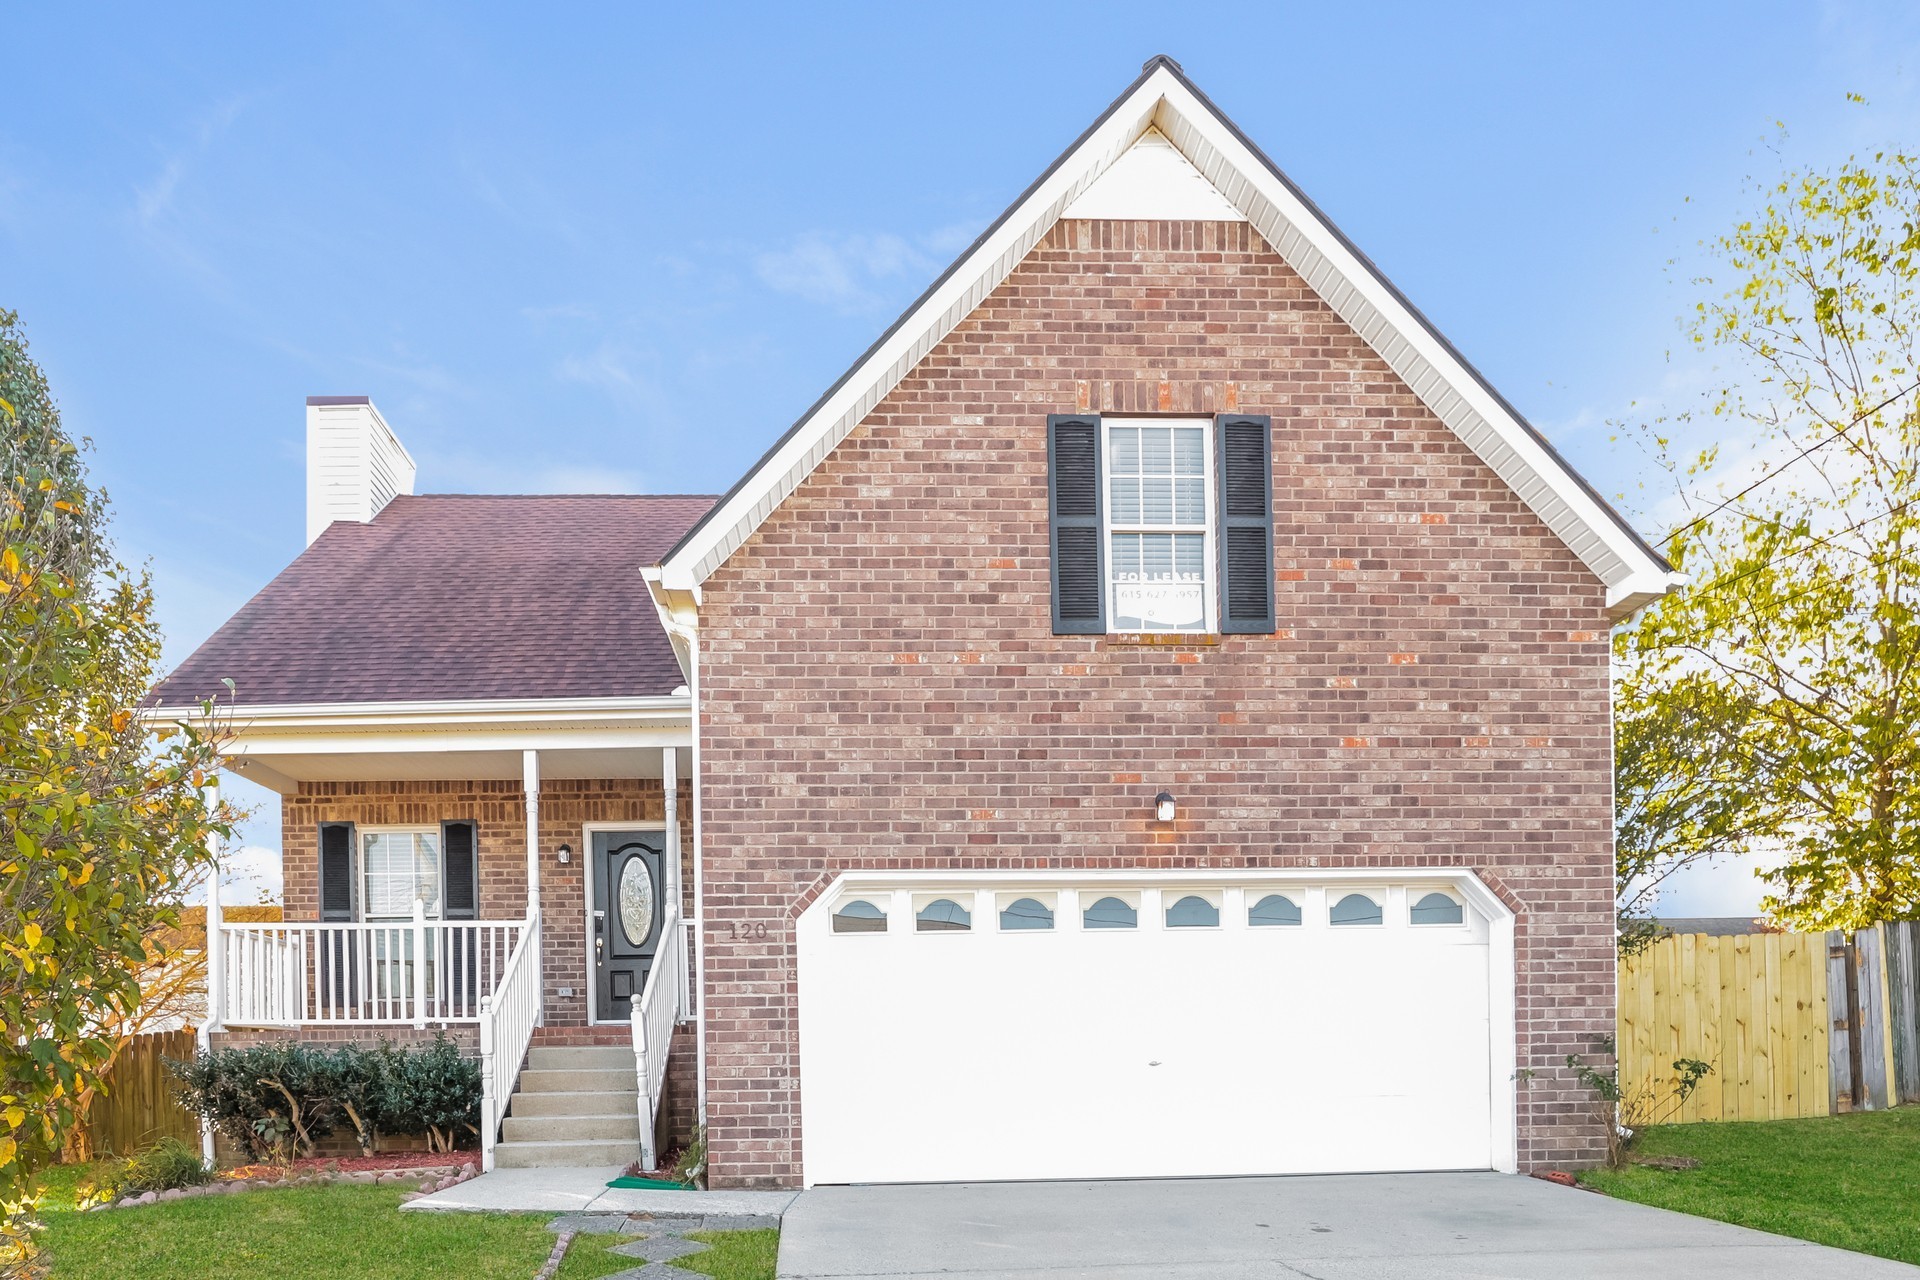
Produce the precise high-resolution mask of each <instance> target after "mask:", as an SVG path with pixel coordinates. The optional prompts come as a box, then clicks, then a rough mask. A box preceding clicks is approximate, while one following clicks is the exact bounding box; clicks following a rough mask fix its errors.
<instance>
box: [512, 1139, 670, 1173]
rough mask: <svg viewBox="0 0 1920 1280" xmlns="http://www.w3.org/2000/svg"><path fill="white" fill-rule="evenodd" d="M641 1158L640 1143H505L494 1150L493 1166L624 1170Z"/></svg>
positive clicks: (637, 1140) (610, 1141) (612, 1141)
mask: <svg viewBox="0 0 1920 1280" xmlns="http://www.w3.org/2000/svg"><path fill="white" fill-rule="evenodd" d="M639 1158H640V1141H639V1139H637V1138H629V1139H623V1140H590V1141H578V1142H502V1143H499V1144H497V1145H496V1146H495V1147H494V1149H493V1163H494V1166H495V1167H496V1168H500V1169H592V1168H607V1167H610V1166H613V1165H619V1166H621V1167H622V1168H624V1167H625V1166H627V1165H630V1164H632V1163H633V1162H634V1161H635V1160H638V1159H639Z"/></svg>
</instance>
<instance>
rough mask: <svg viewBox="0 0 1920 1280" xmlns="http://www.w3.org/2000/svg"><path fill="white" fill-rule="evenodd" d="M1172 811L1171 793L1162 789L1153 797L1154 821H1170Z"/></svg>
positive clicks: (1171, 819)
mask: <svg viewBox="0 0 1920 1280" xmlns="http://www.w3.org/2000/svg"><path fill="white" fill-rule="evenodd" d="M1173 813H1174V805H1173V793H1172V792H1170V791H1162V792H1161V793H1160V794H1159V795H1157V796H1155V797H1154V798H1153V817H1154V821H1156V822H1172V821H1173Z"/></svg>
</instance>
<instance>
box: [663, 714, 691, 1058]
mask: <svg viewBox="0 0 1920 1280" xmlns="http://www.w3.org/2000/svg"><path fill="white" fill-rule="evenodd" d="M660 789H661V792H662V794H663V795H664V796H665V797H666V821H667V902H668V903H669V904H671V907H672V910H673V912H674V914H676V915H679V914H682V913H684V912H685V911H686V907H685V905H684V904H683V903H682V902H681V900H680V898H681V877H680V750H679V748H677V747H662V748H660ZM674 928H675V929H677V930H678V931H679V933H680V936H679V937H677V938H675V939H673V942H672V944H671V945H673V946H677V947H684V946H686V945H687V939H686V932H687V930H686V926H685V925H684V924H681V925H675V926H674ZM687 973H688V966H686V965H684V964H683V965H681V966H680V989H679V990H678V991H676V992H675V993H674V998H675V1000H676V1001H677V1002H678V1003H677V1004H676V1005H675V1007H674V1016H673V1020H674V1022H675V1023H680V1022H683V1021H685V1020H686V1016H687V1010H688V1009H691V1008H692V1007H693V1001H692V1000H691V999H690V997H691V995H692V990H691V985H690V983H689V982H688V978H687Z"/></svg>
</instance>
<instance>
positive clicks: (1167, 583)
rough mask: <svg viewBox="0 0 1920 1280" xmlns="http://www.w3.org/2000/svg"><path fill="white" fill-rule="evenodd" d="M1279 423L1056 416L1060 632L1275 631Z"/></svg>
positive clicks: (1050, 458) (1051, 458)
mask: <svg viewBox="0 0 1920 1280" xmlns="http://www.w3.org/2000/svg"><path fill="white" fill-rule="evenodd" d="M1272 430H1273V424H1272V422H1271V420H1269V419H1268V418H1266V417H1265V416H1263V415H1259V414H1242V413H1223V414H1220V415H1219V416H1217V417H1215V418H1212V419H1206V418H1174V417H1166V418H1104V419H1103V418H1101V417H1099V416H1097V415H1094V414H1055V415H1054V416H1053V417H1051V418H1049V419H1048V421H1047V483H1048V511H1049V520H1050V523H1051V534H1050V552H1051V556H1052V562H1053V593H1052V594H1053V630H1054V633H1055V634H1056V635H1106V634H1111V633H1134V632H1165V633H1172V634H1181V633H1186V634H1193V633H1203V632H1213V631H1218V632H1223V633H1229V634H1239V635H1271V634H1272V633H1273V631H1274V630H1275V621H1276V612H1275V603H1276V602H1275V579H1274V562H1273V465H1274V464H1273V440H1272Z"/></svg>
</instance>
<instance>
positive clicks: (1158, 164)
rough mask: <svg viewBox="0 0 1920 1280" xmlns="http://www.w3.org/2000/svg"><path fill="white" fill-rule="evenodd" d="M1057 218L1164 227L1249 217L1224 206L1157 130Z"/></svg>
mask: <svg viewBox="0 0 1920 1280" xmlns="http://www.w3.org/2000/svg"><path fill="white" fill-rule="evenodd" d="M1060 216H1061V217H1063V218H1107V219H1136V220H1142V221H1167V222H1172V221H1182V220H1191V221H1195V222H1245V221H1246V220H1247V215H1246V214H1244V213H1241V212H1240V211H1239V210H1238V209H1236V208H1234V207H1233V206H1232V205H1230V204H1228V203H1227V198H1226V197H1225V196H1223V195H1221V194H1220V191H1219V189H1218V188H1217V187H1215V186H1214V185H1213V184H1212V183H1211V182H1208V181H1207V180H1206V178H1205V177H1204V176H1202V175H1201V173H1200V171H1199V170H1198V169H1196V168H1194V167H1193V162H1192V161H1190V160H1188V159H1187V158H1186V157H1185V156H1183V155H1181V154H1180V151H1179V149H1178V148H1177V147H1175V146H1174V145H1173V144H1172V143H1171V142H1169V141H1167V135H1166V134H1164V133H1162V132H1160V131H1159V130H1158V129H1148V130H1147V131H1146V132H1145V133H1143V134H1141V135H1140V137H1139V139H1138V140H1136V141H1135V142H1134V144H1133V145H1132V146H1131V147H1128V148H1127V149H1126V151H1124V152H1122V153H1121V155H1120V158H1119V159H1118V160H1115V161H1114V162H1113V164H1112V165H1111V166H1109V167H1108V169H1107V171H1106V172H1105V173H1103V174H1101V175H1100V177H1099V179H1098V180H1097V181H1095V182H1094V184H1093V185H1092V186H1090V187H1088V188H1087V189H1086V190H1085V191H1083V192H1081V193H1080V195H1079V197H1078V198H1077V199H1075V200H1074V202H1073V203H1072V204H1070V205H1068V206H1067V209H1066V212H1065V213H1063V214H1061V215H1060Z"/></svg>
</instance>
